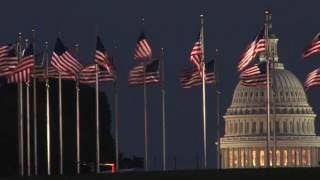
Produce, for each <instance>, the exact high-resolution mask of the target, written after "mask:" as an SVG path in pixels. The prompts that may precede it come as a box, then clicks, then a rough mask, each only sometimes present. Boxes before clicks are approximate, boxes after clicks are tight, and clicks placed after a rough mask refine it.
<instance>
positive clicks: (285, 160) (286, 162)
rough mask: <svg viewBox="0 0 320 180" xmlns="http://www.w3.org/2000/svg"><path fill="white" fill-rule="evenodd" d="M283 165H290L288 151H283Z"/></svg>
mask: <svg viewBox="0 0 320 180" xmlns="http://www.w3.org/2000/svg"><path fill="white" fill-rule="evenodd" d="M283 165H284V166H287V165H288V151H287V150H283Z"/></svg>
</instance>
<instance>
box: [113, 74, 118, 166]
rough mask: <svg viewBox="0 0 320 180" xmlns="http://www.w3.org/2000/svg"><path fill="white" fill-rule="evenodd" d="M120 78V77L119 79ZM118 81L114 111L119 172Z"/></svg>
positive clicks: (115, 87) (115, 85) (115, 90)
mask: <svg viewBox="0 0 320 180" xmlns="http://www.w3.org/2000/svg"><path fill="white" fill-rule="evenodd" d="M117 78H118V77H117ZM117 80H118V79H115V81H114V111H115V137H116V171H119V112H118V111H119V107H118V106H119V101H118V99H119V94H118V88H119V86H118V82H117Z"/></svg>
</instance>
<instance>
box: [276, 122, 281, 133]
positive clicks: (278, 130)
mask: <svg viewBox="0 0 320 180" xmlns="http://www.w3.org/2000/svg"><path fill="white" fill-rule="evenodd" d="M275 128H276V133H279V132H280V126H279V122H276V127H275Z"/></svg>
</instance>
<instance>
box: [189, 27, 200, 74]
mask: <svg viewBox="0 0 320 180" xmlns="http://www.w3.org/2000/svg"><path fill="white" fill-rule="evenodd" d="M190 61H191V63H192V64H194V65H195V66H196V68H197V70H198V73H199V74H200V75H201V74H202V68H201V67H202V49H201V42H200V33H199V36H198V38H197V40H196V42H195V43H194V45H193V47H192V50H191V53H190Z"/></svg>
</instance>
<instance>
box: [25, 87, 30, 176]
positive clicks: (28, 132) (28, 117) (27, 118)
mask: <svg viewBox="0 0 320 180" xmlns="http://www.w3.org/2000/svg"><path fill="white" fill-rule="evenodd" d="M29 90H30V84H29V82H26V106H27V108H26V123H27V174H28V176H30V175H31V151H30V97H29V96H30V91H29Z"/></svg>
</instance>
